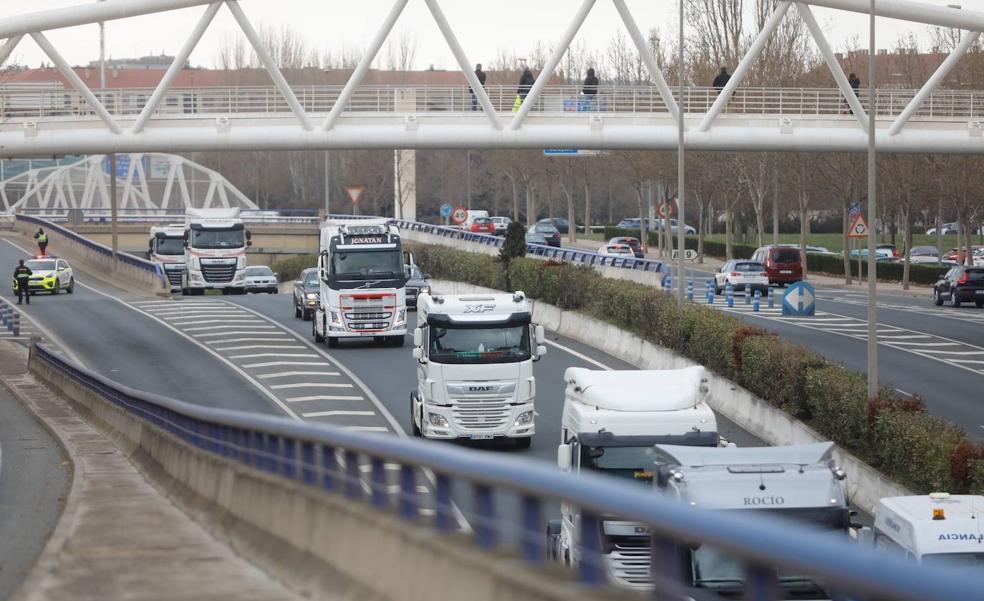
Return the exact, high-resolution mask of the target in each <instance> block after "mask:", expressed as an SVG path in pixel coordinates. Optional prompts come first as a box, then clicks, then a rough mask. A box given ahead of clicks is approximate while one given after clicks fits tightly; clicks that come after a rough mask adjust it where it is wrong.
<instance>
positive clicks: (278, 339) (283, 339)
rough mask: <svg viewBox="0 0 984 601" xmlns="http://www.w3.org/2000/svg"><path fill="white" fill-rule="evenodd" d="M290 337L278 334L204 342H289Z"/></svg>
mask: <svg viewBox="0 0 984 601" xmlns="http://www.w3.org/2000/svg"><path fill="white" fill-rule="evenodd" d="M291 340H292V339H291V338H287V337H280V336H270V337H268V338H230V339H229V340H209V341H207V342H206V343H205V344H231V343H233V342H290V341H291Z"/></svg>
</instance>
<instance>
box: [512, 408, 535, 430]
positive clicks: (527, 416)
mask: <svg viewBox="0 0 984 601" xmlns="http://www.w3.org/2000/svg"><path fill="white" fill-rule="evenodd" d="M532 423H533V412H532V411H524V412H522V413H520V414H519V417H517V418H516V423H515V424H513V425H515V426H526V425H528V424H532Z"/></svg>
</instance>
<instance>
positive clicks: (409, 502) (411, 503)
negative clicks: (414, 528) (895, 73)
mask: <svg viewBox="0 0 984 601" xmlns="http://www.w3.org/2000/svg"><path fill="white" fill-rule="evenodd" d="M397 505H398V506H399V508H400V517H402V518H404V519H407V520H413V519H416V517H417V478H416V476H415V475H414V473H413V467H411V466H409V465H401V466H400V501H399V503H397Z"/></svg>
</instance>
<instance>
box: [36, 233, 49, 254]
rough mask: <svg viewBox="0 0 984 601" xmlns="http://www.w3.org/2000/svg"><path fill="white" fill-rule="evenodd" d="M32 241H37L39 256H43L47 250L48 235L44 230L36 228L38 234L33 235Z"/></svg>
mask: <svg viewBox="0 0 984 601" xmlns="http://www.w3.org/2000/svg"><path fill="white" fill-rule="evenodd" d="M34 239H35V240H37V241H38V250H40V251H41V254H42V255H43V254H45V250H47V248H48V234H46V233H44V230H43V229H41V228H38V233H36V234H34Z"/></svg>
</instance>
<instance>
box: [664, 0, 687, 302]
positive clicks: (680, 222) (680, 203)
mask: <svg viewBox="0 0 984 601" xmlns="http://www.w3.org/2000/svg"><path fill="white" fill-rule="evenodd" d="M678 51H679V53H678V55H677V77H678V78H679V81H678V82H677V83H678V87H679V96H680V98H679V100H678V102H679V105H680V111H679V114H678V116H677V211H678V212H679V214H678V215H677V246H678V247H679V248H678V249H677V273H676V278H675V282H674V283H676V286H677V301H678V302H679V303H680V304H681V305H682V304H683V302H684V300H685V297H684V289H685V288H686V285H685V284H684V282H683V250H684V246H685V244H684V241H685V236H686V232H685V231H684V230H685V226H684V224H685V223H686V215H685V212H684V197H685V196H686V188H685V187H684V184H685V179H684V175H685V170H684V165H683V160H684V156H685V153H684V148H683V142H684V137H683V135H684V132H683V116H684V114H686V108H687V105H686V103H685V102H684V99H683V0H680V45H679V48H678ZM666 220H667V222H669V215H667V218H666ZM668 246H670V247H672V246H673V245H672V244H670V245H668ZM671 256H672V255H671Z"/></svg>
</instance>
